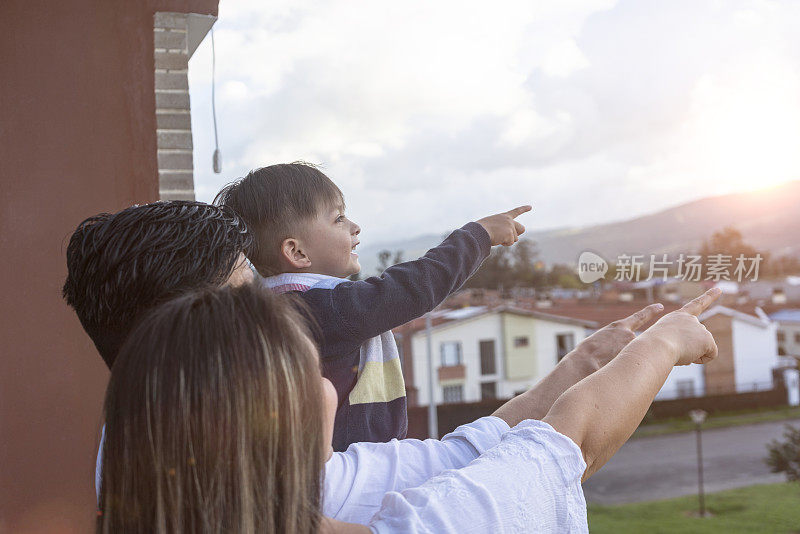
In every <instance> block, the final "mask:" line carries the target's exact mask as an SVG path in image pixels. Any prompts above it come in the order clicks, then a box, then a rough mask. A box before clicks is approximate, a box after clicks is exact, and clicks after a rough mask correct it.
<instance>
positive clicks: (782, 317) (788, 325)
mask: <svg viewBox="0 0 800 534" xmlns="http://www.w3.org/2000/svg"><path fill="white" fill-rule="evenodd" d="M769 318H770V319H772V320H773V321H775V322H776V323H778V332H777V341H778V354H780V355H781V356H792V357H794V358H796V359H800V309H791V308H787V309H783V310H778V311H776V312H774V313H771V314H770V316H769Z"/></svg>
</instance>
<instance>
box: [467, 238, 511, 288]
mask: <svg viewBox="0 0 800 534" xmlns="http://www.w3.org/2000/svg"><path fill="white" fill-rule="evenodd" d="M513 280H514V272H513V269H512V266H511V254H510V253H509V250H508V247H494V248H493V249H492V251H491V253H490V254H489V257H488V258H486V260H485V261H484V262H483V263H482V264H481V266H480V268H479V269H478V271H477V272H476V273H475V274H474V275H473V276H472V278H470V279H469V280H467V283H466V284H464V287H472V288H483V289H500V288H501V287H504V288H509V287H511V286H512V284H513Z"/></svg>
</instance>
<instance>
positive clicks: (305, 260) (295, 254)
mask: <svg viewBox="0 0 800 534" xmlns="http://www.w3.org/2000/svg"><path fill="white" fill-rule="evenodd" d="M301 247H302V245H301V244H300V240H299V239H297V238H294V237H287V238H286V239H284V240H283V243H281V259H282V260H283V261H285V262H286V263H288V264H289V265H290V266H291V267H293V268H294V269H306V268H308V267H311V259H310V258H309V257H308V256H306V254H305V252H304V251H303V249H302V248H301Z"/></svg>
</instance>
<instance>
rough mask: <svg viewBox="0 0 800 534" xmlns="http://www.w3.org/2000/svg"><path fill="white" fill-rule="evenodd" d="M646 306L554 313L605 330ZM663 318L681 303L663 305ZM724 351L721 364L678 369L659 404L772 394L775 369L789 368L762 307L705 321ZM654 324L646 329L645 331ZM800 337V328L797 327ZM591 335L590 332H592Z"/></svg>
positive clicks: (566, 308)
mask: <svg viewBox="0 0 800 534" xmlns="http://www.w3.org/2000/svg"><path fill="white" fill-rule="evenodd" d="M647 304H648V302H647V301H632V302H613V301H602V300H600V301H555V302H554V303H553V305H552V306H551V307H550V308H549V309H548V312H549V313H552V314H555V315H558V316H561V317H572V318H574V319H580V320H584V321H591V322H594V323H595V324H597V325H600V326H604V325H607V324H609V323H610V322H612V321H615V320H618V319H622V318H624V317H627V316H629V315H631V314H633V313H635V312H636V311H638V310H640V309H642V308H643V307H644V306H646V305H647ZM663 304H664V307H665V309H664V313H669V312H672V311H675V310H677V309H678V308H679V307H680V303H679V302H678V303H676V302H669V301H667V302H663ZM700 320H701V321H702V322H703V324H705V325H706V327H707V328H708V329H709V331H710V332H711V333H712V334H713V335H714V338H715V339H716V341H717V345H718V347H719V356H718V358H717V360H715V361H714V362H711V363H710V364H708V365H705V366H701V365H687V366H680V367H675V368H674V369H673V370H672V372H671V373H670V375H669V376H668V377H667V380H666V382H665V383H664V386H663V387H662V388H661V391H659V393H658V395H657V396H656V399H670V398H678V397H694V396H703V395H714V394H721V393H732V392H744V391H753V390H754V389H771V388H772V387H773V370H774V369H777V368H781V367H785V366H786V363H785V362H783V361H781V359H780V358H779V356H778V348H777V344H776V325H775V323H773V322H772V321H771V320H770V318H769V317H767V316H766V315H765V314H764V312H763V311H761V310H760V308H755V307H753V306H750V307H748V306H738V307H737V308H735V309H734V308H731V307H727V306H721V305H716V306H714V307H712V308H711V309H709V310H707V311H706V312H705V313H704V314H703V315H701V316H700ZM651 324H652V322H651V323H649V324H645V325H643V326H642V327H641V328H640V331H643V330H645V329H647V328H648V327H649V326H650V325H651ZM797 328H798V331H799V332H800V323H798V325H797ZM587 333H588V334H590V333H591V332H587Z"/></svg>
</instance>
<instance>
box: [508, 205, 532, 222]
mask: <svg viewBox="0 0 800 534" xmlns="http://www.w3.org/2000/svg"><path fill="white" fill-rule="evenodd" d="M532 209H533V206H530V205H527V206H520V207H518V208H514V209H513V210H509V211H507V212H506V215H508V216H510V217H511V218H512V219H514V218H516V217H519V216H520V215H522V214H523V213H525V212H528V211H531V210H532Z"/></svg>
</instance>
